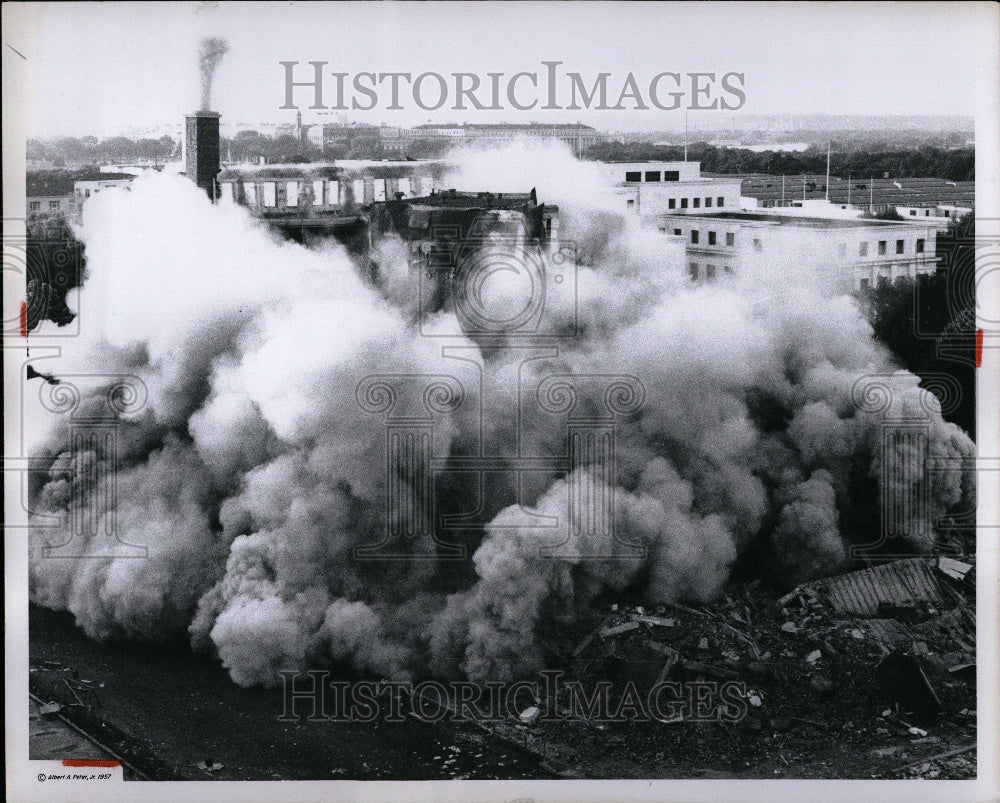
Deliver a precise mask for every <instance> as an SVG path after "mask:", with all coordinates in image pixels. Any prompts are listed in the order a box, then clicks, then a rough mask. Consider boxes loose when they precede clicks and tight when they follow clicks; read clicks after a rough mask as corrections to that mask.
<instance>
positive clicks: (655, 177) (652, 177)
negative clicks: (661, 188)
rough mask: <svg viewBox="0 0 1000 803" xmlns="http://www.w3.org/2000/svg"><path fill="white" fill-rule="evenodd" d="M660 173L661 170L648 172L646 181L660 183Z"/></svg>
mask: <svg viewBox="0 0 1000 803" xmlns="http://www.w3.org/2000/svg"><path fill="white" fill-rule="evenodd" d="M659 180H660V171H659V170H647V171H646V181H659Z"/></svg>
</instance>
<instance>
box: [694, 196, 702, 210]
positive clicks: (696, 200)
mask: <svg viewBox="0 0 1000 803" xmlns="http://www.w3.org/2000/svg"><path fill="white" fill-rule="evenodd" d="M699 206H701V198H695V199H694V208H695V209H697V208H698V207H699Z"/></svg>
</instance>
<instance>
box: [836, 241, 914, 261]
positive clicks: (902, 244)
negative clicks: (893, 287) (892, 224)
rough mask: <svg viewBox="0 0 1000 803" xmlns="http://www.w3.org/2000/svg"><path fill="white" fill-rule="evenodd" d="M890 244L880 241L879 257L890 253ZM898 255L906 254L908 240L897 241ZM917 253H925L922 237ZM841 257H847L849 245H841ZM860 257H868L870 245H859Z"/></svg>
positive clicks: (863, 243) (864, 243) (865, 243)
mask: <svg viewBox="0 0 1000 803" xmlns="http://www.w3.org/2000/svg"><path fill="white" fill-rule="evenodd" d="M888 248H889V243H888V241H887V240H879V241H878V255H879V256H885V255H886V254H887V253H888ZM896 253H897V254H905V253H906V240H896ZM915 253H917V254H922V253H924V238H923V237H920V238H918V239H917V243H916V248H915ZM840 255H841V256H847V245H846V244H845V243H841V245H840ZM858 256H862V257H866V256H868V243H867V242H862V243H859V244H858Z"/></svg>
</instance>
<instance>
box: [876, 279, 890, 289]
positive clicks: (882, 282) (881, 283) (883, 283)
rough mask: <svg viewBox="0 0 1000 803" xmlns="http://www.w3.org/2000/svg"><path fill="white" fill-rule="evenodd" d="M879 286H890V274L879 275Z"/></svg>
mask: <svg viewBox="0 0 1000 803" xmlns="http://www.w3.org/2000/svg"><path fill="white" fill-rule="evenodd" d="M878 286H879V287H888V286H889V277H888V276H879V277H878Z"/></svg>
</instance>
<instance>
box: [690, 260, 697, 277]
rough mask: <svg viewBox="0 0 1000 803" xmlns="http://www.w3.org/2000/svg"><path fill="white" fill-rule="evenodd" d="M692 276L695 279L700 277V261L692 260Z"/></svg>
mask: <svg viewBox="0 0 1000 803" xmlns="http://www.w3.org/2000/svg"><path fill="white" fill-rule="evenodd" d="M691 278H692V279H695V280H697V279H698V263H697V262H692V263H691Z"/></svg>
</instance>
